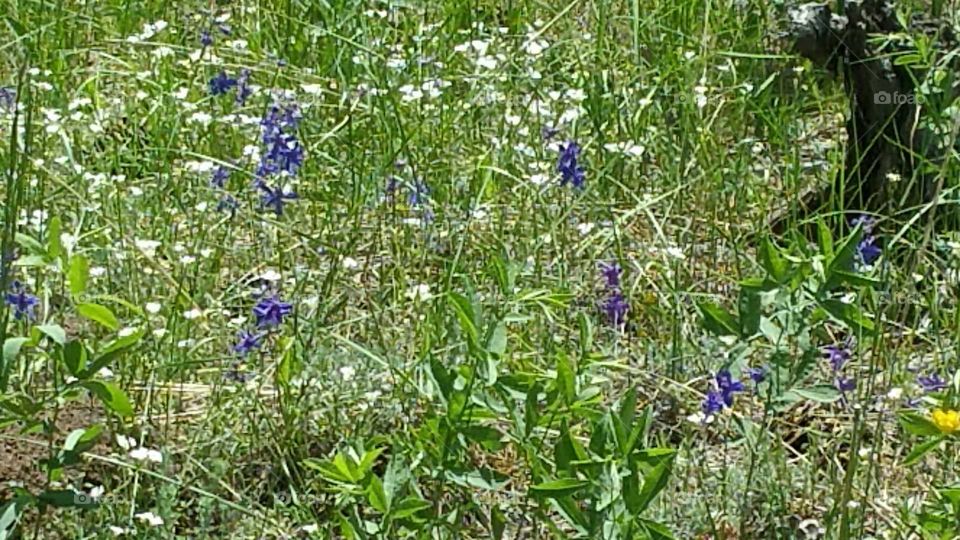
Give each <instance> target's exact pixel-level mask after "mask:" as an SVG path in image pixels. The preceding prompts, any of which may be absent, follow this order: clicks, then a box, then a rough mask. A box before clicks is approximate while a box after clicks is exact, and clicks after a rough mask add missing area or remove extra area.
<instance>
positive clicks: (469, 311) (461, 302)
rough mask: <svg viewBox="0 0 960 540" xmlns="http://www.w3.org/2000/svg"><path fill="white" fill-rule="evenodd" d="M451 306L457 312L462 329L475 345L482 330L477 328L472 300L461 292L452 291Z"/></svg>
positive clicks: (450, 295) (472, 344)
mask: <svg viewBox="0 0 960 540" xmlns="http://www.w3.org/2000/svg"><path fill="white" fill-rule="evenodd" d="M448 298H449V299H450V306H451V307H452V308H453V311H454V313H456V314H457V320H459V321H460V329H461V330H463V333H464V334H466V336H467V339H468V340H469V342H470V344H471V346H475V345H476V344H477V342H478V341H479V340H480V331H479V330H477V325H476V314H475V313H474V311H473V305H472V304H471V303H470V300H469V299H468V298H467V297H466V296H463V295H462V294H459V293H453V292H452V293H450V294H449V296H448Z"/></svg>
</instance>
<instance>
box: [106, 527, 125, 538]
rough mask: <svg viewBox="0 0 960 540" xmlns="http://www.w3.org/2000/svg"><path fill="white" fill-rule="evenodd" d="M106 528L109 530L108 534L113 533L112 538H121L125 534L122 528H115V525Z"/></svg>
mask: <svg viewBox="0 0 960 540" xmlns="http://www.w3.org/2000/svg"><path fill="white" fill-rule="evenodd" d="M107 528H108V529H110V532H111V533H113V535H114V536H123V535H125V534H127V530H126V529H124V528H123V527H117V526H116V525H111V526H109V527H107Z"/></svg>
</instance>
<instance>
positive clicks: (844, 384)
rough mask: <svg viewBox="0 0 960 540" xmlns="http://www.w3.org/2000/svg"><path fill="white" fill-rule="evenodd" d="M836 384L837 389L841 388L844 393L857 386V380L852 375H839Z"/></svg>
mask: <svg viewBox="0 0 960 540" xmlns="http://www.w3.org/2000/svg"><path fill="white" fill-rule="evenodd" d="M834 384H835V385H836V387H837V390H840V391H841V392H843V393H844V394H846V393H847V392H850V391H853V390H855V389H856V388H857V381H856V380H855V379H853V378H851V377H837V380H836V382H835V383H834Z"/></svg>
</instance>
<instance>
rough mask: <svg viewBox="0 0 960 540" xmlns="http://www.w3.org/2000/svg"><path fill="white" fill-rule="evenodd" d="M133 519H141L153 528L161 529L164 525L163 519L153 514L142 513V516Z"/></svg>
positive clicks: (138, 515) (135, 515) (137, 515)
mask: <svg viewBox="0 0 960 540" xmlns="http://www.w3.org/2000/svg"><path fill="white" fill-rule="evenodd" d="M133 517H135V518H137V519H139V520H140V521H142V522H144V523H146V524H147V525H150V526H151V527H159V526H161V525H163V518H161V517H160V516H158V515H156V514H154V513H153V512H142V513H140V514H134V516H133Z"/></svg>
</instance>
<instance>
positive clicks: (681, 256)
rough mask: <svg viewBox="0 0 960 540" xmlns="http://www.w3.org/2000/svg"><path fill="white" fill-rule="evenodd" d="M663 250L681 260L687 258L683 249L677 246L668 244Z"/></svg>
mask: <svg viewBox="0 0 960 540" xmlns="http://www.w3.org/2000/svg"><path fill="white" fill-rule="evenodd" d="M664 251H665V252H666V253H667V255H669V256H671V257H673V258H674V259H679V260H681V261H682V260H684V259H686V258H687V256H686V255H684V254H683V250H682V249H680V248H678V247H677V246H670V247H668V248H667V249H666V250H664Z"/></svg>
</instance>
